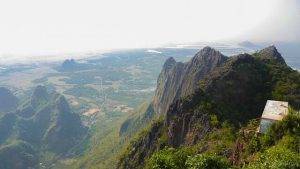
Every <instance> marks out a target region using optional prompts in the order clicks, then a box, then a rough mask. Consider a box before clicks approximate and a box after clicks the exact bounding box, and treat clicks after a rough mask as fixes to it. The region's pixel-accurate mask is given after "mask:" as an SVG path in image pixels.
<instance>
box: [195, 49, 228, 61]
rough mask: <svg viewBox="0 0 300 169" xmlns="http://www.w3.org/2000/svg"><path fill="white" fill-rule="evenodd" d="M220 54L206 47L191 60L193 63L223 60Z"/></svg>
mask: <svg viewBox="0 0 300 169" xmlns="http://www.w3.org/2000/svg"><path fill="white" fill-rule="evenodd" d="M225 57H226V56H224V55H223V54H222V53H221V52H219V51H217V50H215V49H214V48H211V47H210V46H206V47H204V48H202V49H201V50H200V51H199V52H198V53H196V55H195V56H194V58H193V61H195V60H207V59H209V60H211V59H218V58H225Z"/></svg>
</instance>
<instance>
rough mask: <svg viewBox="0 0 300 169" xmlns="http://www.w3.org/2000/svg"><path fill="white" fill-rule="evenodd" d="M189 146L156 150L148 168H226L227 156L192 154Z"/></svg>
mask: <svg viewBox="0 0 300 169" xmlns="http://www.w3.org/2000/svg"><path fill="white" fill-rule="evenodd" d="M192 152H193V150H192V149H188V148H180V149H177V150H176V149H174V148H166V149H164V150H161V151H158V152H156V153H155V154H154V155H153V156H152V157H151V158H150V160H149V161H148V165H147V168H148V169H226V168H229V167H230V165H229V162H228V160H227V159H226V158H223V157H221V156H217V155H214V154H208V153H204V154H197V155H192Z"/></svg>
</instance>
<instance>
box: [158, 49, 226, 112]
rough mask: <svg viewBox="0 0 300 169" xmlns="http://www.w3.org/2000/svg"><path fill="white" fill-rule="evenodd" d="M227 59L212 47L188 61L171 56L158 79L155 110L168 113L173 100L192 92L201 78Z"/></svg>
mask: <svg viewBox="0 0 300 169" xmlns="http://www.w3.org/2000/svg"><path fill="white" fill-rule="evenodd" d="M226 60H227V57H226V56H224V55H222V54H221V53H220V52H218V51H216V50H214V49H212V48H210V47H205V48H203V49H202V50H200V51H199V52H198V53H197V54H196V55H195V56H194V57H193V58H192V59H191V60H190V61H189V62H187V63H181V62H176V61H175V60H174V59H173V58H169V59H168V60H167V61H166V62H165V64H164V66H163V69H162V71H161V73H160V75H159V77H158V80H157V88H156V91H155V96H154V99H153V108H154V111H155V112H156V113H158V114H164V113H166V111H167V109H168V107H169V106H170V104H171V103H172V102H173V101H175V100H177V99H179V98H180V97H185V96H187V95H189V94H192V93H193V92H194V91H195V90H196V89H197V88H198V85H199V84H198V83H199V80H201V79H202V78H204V76H205V75H207V74H208V73H209V72H210V71H212V70H213V69H214V68H216V67H218V66H220V65H221V64H222V63H224V62H225V61H226Z"/></svg>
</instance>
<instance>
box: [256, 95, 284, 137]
mask: <svg viewBox="0 0 300 169" xmlns="http://www.w3.org/2000/svg"><path fill="white" fill-rule="evenodd" d="M288 106H289V104H288V102H283V101H275V100H268V101H267V103H266V106H265V109H264V111H263V114H262V116H261V121H260V126H259V130H258V131H259V132H260V133H265V132H266V131H267V130H268V128H269V127H270V126H271V124H272V123H274V122H275V121H278V120H282V119H283V117H284V116H286V115H287V114H288Z"/></svg>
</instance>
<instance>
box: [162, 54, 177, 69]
mask: <svg viewBox="0 0 300 169" xmlns="http://www.w3.org/2000/svg"><path fill="white" fill-rule="evenodd" d="M175 64H176V60H175V59H174V58H173V57H169V58H168V59H167V60H166V61H165V63H164V66H163V68H164V69H170V68H172V67H173V66H174V65H175Z"/></svg>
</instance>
